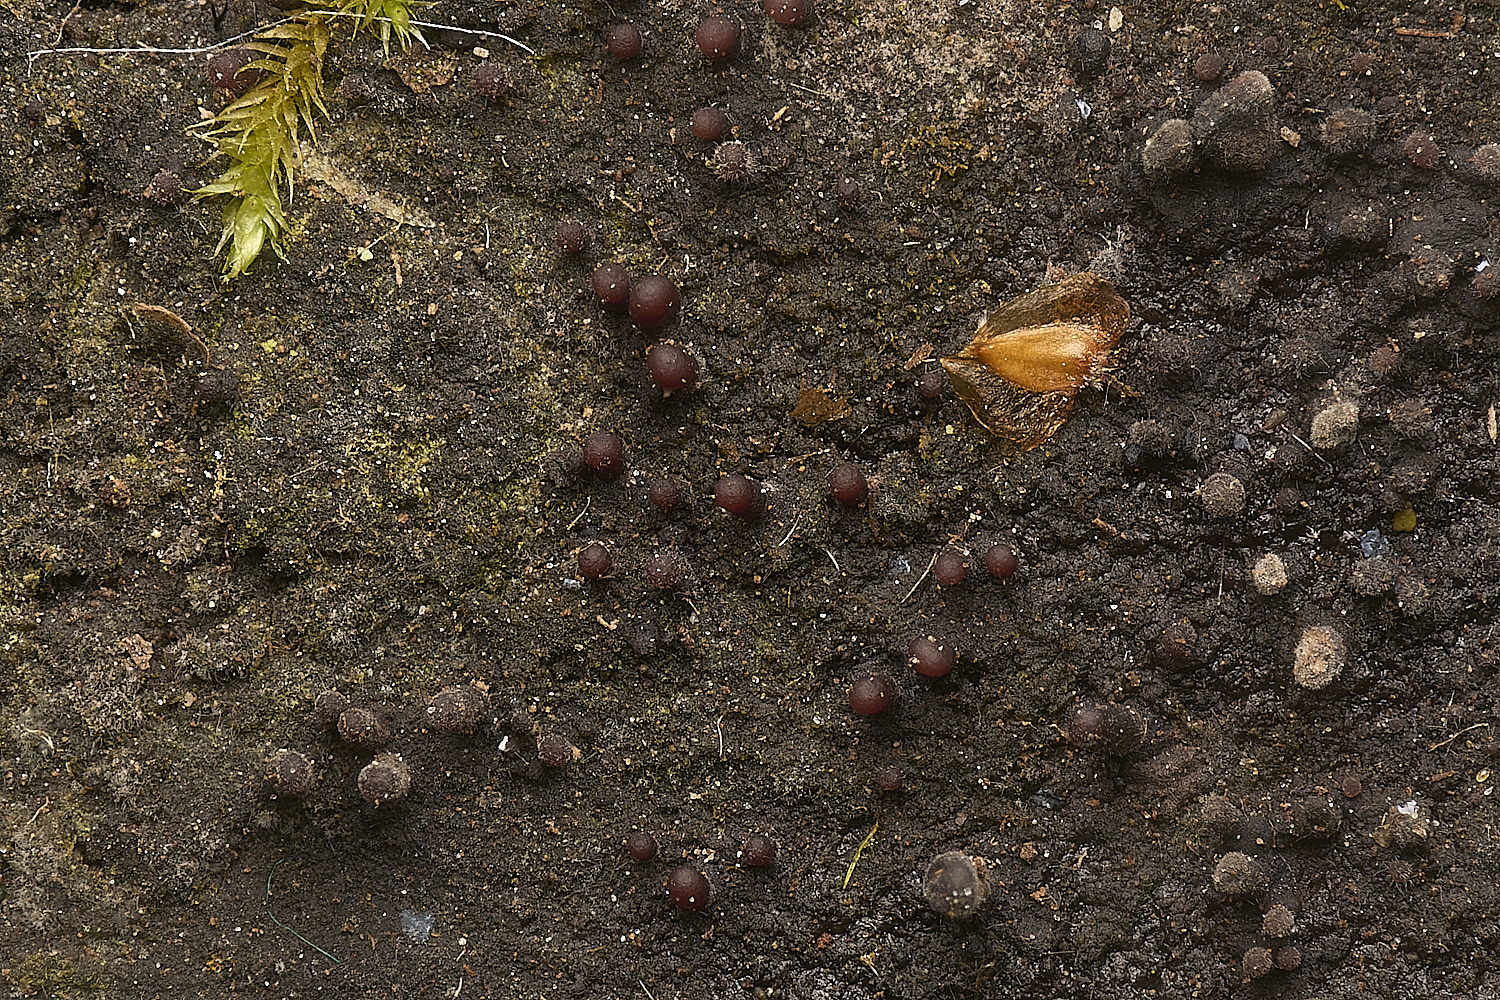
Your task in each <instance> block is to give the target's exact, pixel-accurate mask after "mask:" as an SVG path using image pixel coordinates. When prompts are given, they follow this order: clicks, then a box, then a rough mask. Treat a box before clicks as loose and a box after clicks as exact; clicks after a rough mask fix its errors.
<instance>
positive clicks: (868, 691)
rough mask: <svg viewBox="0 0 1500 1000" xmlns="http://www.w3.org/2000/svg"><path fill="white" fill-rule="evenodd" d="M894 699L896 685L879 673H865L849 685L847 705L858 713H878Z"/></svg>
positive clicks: (888, 706) (892, 702) (886, 707)
mask: <svg viewBox="0 0 1500 1000" xmlns="http://www.w3.org/2000/svg"><path fill="white" fill-rule="evenodd" d="M895 701H896V686H895V685H894V684H892V683H891V681H890V678H888V677H884V676H882V675H880V674H867V675H865V676H863V677H860V678H857V679H856V680H855V681H854V683H853V684H850V685H849V707H850V708H852V709H853V710H854V711H856V712H858V713H859V714H860V715H879V714H880V713H881V712H884V711H885V710H886V709H888V708H890V707H891V705H892V704H894V703H895Z"/></svg>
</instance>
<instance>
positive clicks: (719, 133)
mask: <svg viewBox="0 0 1500 1000" xmlns="http://www.w3.org/2000/svg"><path fill="white" fill-rule="evenodd" d="M688 131H689V132H691V133H693V137H694V138H696V139H702V140H703V141H704V142H718V141H719V140H720V139H722V138H724V137H725V136H726V135H728V134H729V116H728V115H726V114H725V113H724V112H723V111H720V110H719V109H718V108H712V107H705V108H699V109H698V110H697V111H694V112H693V120H692V122H691V123H690V124H689V125H688Z"/></svg>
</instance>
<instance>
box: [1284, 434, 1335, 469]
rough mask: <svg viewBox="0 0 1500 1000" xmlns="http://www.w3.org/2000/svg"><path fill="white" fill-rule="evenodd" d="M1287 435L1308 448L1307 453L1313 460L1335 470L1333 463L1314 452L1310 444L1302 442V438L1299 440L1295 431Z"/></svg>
mask: <svg viewBox="0 0 1500 1000" xmlns="http://www.w3.org/2000/svg"><path fill="white" fill-rule="evenodd" d="M1287 433H1288V434H1290V435H1291V436H1292V440H1293V441H1295V442H1297V443H1298V444H1300V445H1301V446H1302V447H1304V448H1306V449H1307V453H1308V454H1309V455H1311V456H1312V457H1313V458H1316V459H1317V460H1318V461H1320V462H1322V463H1323V464H1324V465H1326V466H1328V467H1329V468H1330V469H1331V468H1333V463H1332V462H1330V461H1328V459H1326V458H1324V457H1323V456H1322V455H1319V454H1318V453H1317V452H1315V451H1313V446H1312V445H1310V444H1308V443H1307V442H1306V441H1304V440H1302V439H1301V438H1299V437H1298V436H1297V433H1296V432H1295V431H1287Z"/></svg>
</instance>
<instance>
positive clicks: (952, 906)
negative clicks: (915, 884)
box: [922, 851, 990, 920]
mask: <svg viewBox="0 0 1500 1000" xmlns="http://www.w3.org/2000/svg"><path fill="white" fill-rule="evenodd" d="M989 894H990V879H989V873H988V872H987V871H986V870H985V864H984V862H983V861H982V860H980V859H979V858H973V857H970V856H969V855H968V854H966V853H964V852H963V851H948V852H947V853H945V854H939V855H938V856H937V857H935V858H933V859H932V862H931V864H929V865H928V866H927V876H926V878H924V879H923V880H922V896H923V898H924V899H926V900H927V905H928V906H930V907H932V909H933V910H934V911H936V912H938V913H941V914H942V915H943V916H945V917H947V918H948V919H949V920H967V919H969V918H970V917H972V916H973V915H974V914H975V913H977V912H979V909H980V907H982V906H984V903H985V900H986V899H988V898H989Z"/></svg>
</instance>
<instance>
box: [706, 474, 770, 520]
mask: <svg viewBox="0 0 1500 1000" xmlns="http://www.w3.org/2000/svg"><path fill="white" fill-rule="evenodd" d="M714 503H716V504H718V505H719V506H720V507H722V508H723V509H724V511H725V513H728V514H733V515H734V516H735V517H738V518H745V519H748V518H753V517H758V516H759V515H760V512H761V507H762V504H761V491H760V485H759V484H757V483H755V482H752V481H751V480H750V479H748V478H746V477H745V476H742V475H740V474H739V473H736V472H732V473H730V474H729V475H727V476H720V477H719V481H718V483H717V484H716V485H715V486H714Z"/></svg>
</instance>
